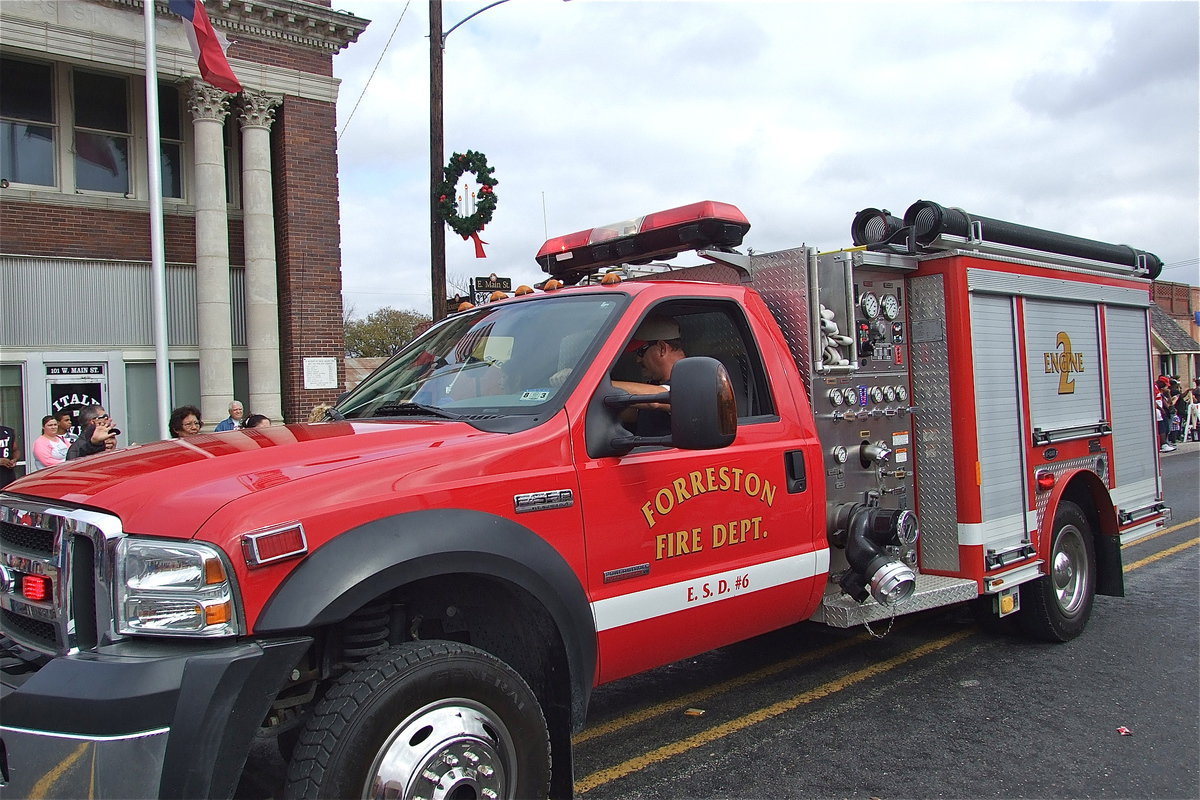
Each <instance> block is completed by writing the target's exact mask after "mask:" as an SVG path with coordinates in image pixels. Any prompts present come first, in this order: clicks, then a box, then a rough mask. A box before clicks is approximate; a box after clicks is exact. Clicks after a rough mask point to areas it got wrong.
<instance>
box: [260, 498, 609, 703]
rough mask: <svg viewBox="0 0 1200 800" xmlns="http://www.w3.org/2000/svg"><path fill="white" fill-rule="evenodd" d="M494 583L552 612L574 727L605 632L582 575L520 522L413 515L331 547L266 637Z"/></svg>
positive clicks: (278, 596) (457, 512)
mask: <svg viewBox="0 0 1200 800" xmlns="http://www.w3.org/2000/svg"><path fill="white" fill-rule="evenodd" d="M459 572H462V573H473V574H477V575H487V576H492V577H495V578H499V579H502V580H505V581H508V582H510V583H512V584H514V585H515V586H519V587H521V588H522V589H524V590H525V591H527V592H529V594H531V595H532V596H533V597H534V598H535V599H537V601H538V602H540V603H541V604H542V606H543V607H544V608H545V609H546V610H547V612H548V613H549V614H550V616H551V618H553V620H554V623H555V625H557V626H558V630H559V632H560V634H561V636H562V639H563V648H564V650H565V651H566V656H567V662H568V666H569V668H570V671H571V699H572V709H573V711H574V714H573V716H574V719H573V720H572V722H573V727H574V726H578V725H581V724H582V722H583V716H584V713H585V712H586V709H587V701H588V697H589V696H590V694H591V689H592V683H593V681H594V680H595V675H596V627H595V621H594V619H593V617H592V610H591V605H590V604H589V603H588V599H587V594H586V592H584V589H583V586H582V585H581V584H580V582H579V578H578V577H577V576H576V575H575V571H574V570H573V569H571V567H570V565H569V564H567V562H566V561H565V560H564V559H563V557H562V556H561V555H560V554H559V552H558V551H557V550H555V549H554V548H553V547H552V546H551V545H550V544H549V543H548V542H547V541H546V540H545V539H543V538H542V537H541V536H538V535H537V534H536V533H534V532H533V531H531V530H529V529H528V528H526V527H525V526H523V525H520V524H518V523H516V522H513V521H512V520H509V519H505V518H504V517H500V516H496V515H494V514H487V513H484V512H482V511H472V510H468V509H453V508H452V509H431V510H426V511H413V512H410V513H406V514H400V515H397V516H393V517H385V518H383V519H378V520H373V521H371V522H368V523H366V524H365V525H360V526H359V527H357V528H352V529H350V530H348V531H346V532H345V533H342V534H339V535H338V536H336V537H334V538H333V539H331V540H330V541H329V542H327V543H326V544H324V545H322V546H321V547H319V548H318V549H317V550H315V551H314V552H313V553H312V554H310V555H309V556H308V557H307V558H306V559H305V560H304V562H303V563H301V564H300V565H299V566H298V567H297V568H296V569H295V570H294V571H293V572H292V573H291V574H290V575H289V576H288V577H287V579H286V580H285V581H284V582H283V584H282V585H280V586H279V588H278V589H276V591H275V593H274V594H273V595H272V596H271V599H270V600H268V601H267V604H266V606H265V607H264V608H263V611H262V614H261V615H259V617H258V621H257V622H256V624H255V626H254V628H255V634H256V635H258V636H263V635H270V634H275V633H286V632H292V631H308V630H311V629H312V628H315V627H320V626H324V625H330V624H332V623H335V622H339V621H341V620H343V619H345V618H346V617H347V616H348V615H349V614H350V613H351V612H352V611H354V610H355V609H357V608H359V607H361V606H362V605H364V604H365V603H367V602H368V601H369V600H371V599H373V598H375V597H378V596H380V595H382V594H384V593H386V592H389V591H391V590H392V589H395V588H397V587H400V586H403V585H405V584H408V583H412V582H413V581H417V580H421V579H423V578H431V577H435V576H437V575H448V574H453V573H459Z"/></svg>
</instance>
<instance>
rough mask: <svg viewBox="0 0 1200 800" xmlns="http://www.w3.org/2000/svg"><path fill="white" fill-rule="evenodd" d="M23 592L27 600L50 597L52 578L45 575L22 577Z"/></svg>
mask: <svg viewBox="0 0 1200 800" xmlns="http://www.w3.org/2000/svg"><path fill="white" fill-rule="evenodd" d="M21 594H22V595H23V596H24V597H25V599H26V600H39V601H40V600H45V599H47V598H48V597H50V579H49V578H47V577H46V576H45V575H24V576H22V577H21Z"/></svg>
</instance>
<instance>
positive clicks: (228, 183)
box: [221, 114, 242, 207]
mask: <svg viewBox="0 0 1200 800" xmlns="http://www.w3.org/2000/svg"><path fill="white" fill-rule="evenodd" d="M221 139H222V141H223V142H224V146H225V202H226V203H228V204H229V205H231V206H235V207H236V206H237V205H238V202H239V199H240V197H241V188H242V169H241V157H240V155H241V154H240V152H239V150H240V145H241V139H242V137H241V135H240V132H239V128H238V123H237V121H236V119H235V117H234V115H233V114H230V115H229V116H228V117H226V118H225V125H224V126H223V127H222V129H221Z"/></svg>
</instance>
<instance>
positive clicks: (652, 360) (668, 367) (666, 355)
mask: <svg viewBox="0 0 1200 800" xmlns="http://www.w3.org/2000/svg"><path fill="white" fill-rule="evenodd" d="M625 352H627V353H629V352H632V353H633V354H634V357H635V358H636V359H637V362H638V366H639V367H641V368H642V373H643V374H644V375H645V377H646V382H644V383H642V382H638V381H613V382H612V384H613V386H614V387H616V388H617V389H620V390H622V391H624V392H628V393H629V394H635V395H643V394H662V393H663V392H665V391H668V390H670V388H671V384H670V380H671V372H672V371H673V370H674V369H675V364H676V362H678V361H680V360H681V359H683V358H686V357H687V352H686V351H685V350H684V348H683V339H682V337H681V334H680V331H679V323H678V322H676V321H675V320H674V319H672V318H671V317H666V316H659V315H653V314H652V315H651V316H649V317H646V319H644V320H642V324H641V325H639V326H638V329H637V330H636V331H635V332H634V334H633V339H632V340H631V341H630V342H629V344H628V345H626V347H625ZM622 422H624V423H625V424H626V426H627V427H630V428H631V430H633V432H634V433H636V434H637V435H639V436H665V435H666V434H668V433H670V431H671V405H670V403H638V404H636V405H634V406H631V407H630V408H629V409H627V413H626V414H623V415H622Z"/></svg>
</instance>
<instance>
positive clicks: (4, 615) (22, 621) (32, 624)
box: [0, 609, 58, 653]
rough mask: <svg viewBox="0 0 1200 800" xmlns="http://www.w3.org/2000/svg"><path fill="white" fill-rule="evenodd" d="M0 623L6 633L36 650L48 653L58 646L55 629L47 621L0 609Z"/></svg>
mask: <svg viewBox="0 0 1200 800" xmlns="http://www.w3.org/2000/svg"><path fill="white" fill-rule="evenodd" d="M0 623H2V624H3V627H4V633H5V634H6V635H8V636H12V638H13V639H15V640H16V641H19V642H24V643H25V644H26V645H28V646H30V647H33V648H35V649H37V650H40V651H42V652H47V653H49V652H53V651H54V650H55V649H57V647H58V639H57V631H56V630H55V628H54V626H53V625H51V624H50V623H49V622H39V621H38V620H36V619H30V618H29V617H23V616H21V615H20V614H17V613H15V612H13V611H9V610H8V609H0Z"/></svg>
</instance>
